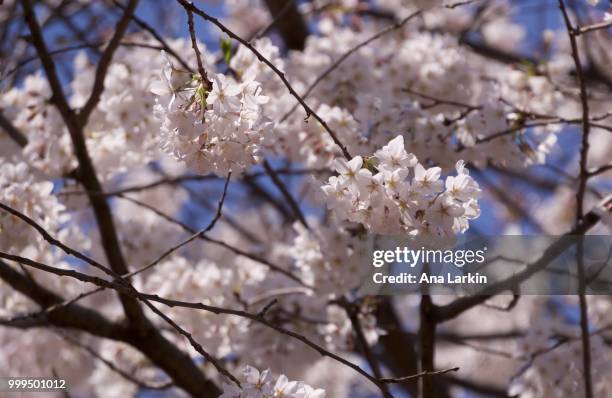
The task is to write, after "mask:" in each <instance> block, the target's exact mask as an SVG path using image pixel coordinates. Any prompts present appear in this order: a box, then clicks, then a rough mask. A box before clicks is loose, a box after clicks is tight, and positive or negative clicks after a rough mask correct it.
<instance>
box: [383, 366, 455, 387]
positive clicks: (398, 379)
mask: <svg viewBox="0 0 612 398" xmlns="http://www.w3.org/2000/svg"><path fill="white" fill-rule="evenodd" d="M458 371H459V368H457V367H455V368H448V369H443V370H434V371H424V372H420V373H417V374H414V375H410V376H404V377H394V378H388V379H380V381H381V382H382V383H404V382H406V381H412V380H415V379H418V378H421V377H429V376H438V375H443V374H446V373H450V372H458Z"/></svg>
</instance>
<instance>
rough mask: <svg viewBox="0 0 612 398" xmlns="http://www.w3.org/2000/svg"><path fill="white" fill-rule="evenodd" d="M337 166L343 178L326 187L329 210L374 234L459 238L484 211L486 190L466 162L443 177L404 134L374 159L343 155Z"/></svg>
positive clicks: (386, 146)
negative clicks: (410, 149)
mask: <svg viewBox="0 0 612 398" xmlns="http://www.w3.org/2000/svg"><path fill="white" fill-rule="evenodd" d="M334 165H335V168H336V171H337V172H338V176H332V177H330V178H329V180H328V183H327V184H326V185H324V186H323V187H322V189H323V192H324V194H325V197H326V202H327V206H328V208H329V209H331V210H333V211H334V213H335V214H336V216H337V217H338V218H339V219H341V220H348V221H351V222H356V223H360V224H363V225H364V226H365V227H366V228H367V229H368V230H369V231H370V232H374V233H379V234H410V235H417V234H430V235H435V236H454V235H455V234H456V233H459V232H464V231H465V230H466V229H467V228H468V226H469V220H471V219H474V218H476V217H478V215H479V214H480V208H479V207H478V202H477V198H478V197H479V194H480V188H479V187H478V184H477V183H476V181H475V180H474V179H473V178H472V177H470V175H469V173H468V170H467V169H466V168H465V165H464V163H463V162H458V163H457V165H456V171H457V175H456V176H448V177H447V178H446V180H445V181H442V180H441V179H440V175H441V169H440V167H430V168H425V167H424V166H423V165H422V164H420V163H419V162H418V160H417V158H416V156H414V155H413V154H412V153H407V152H406V150H405V148H404V138H403V136H401V135H400V136H397V137H396V138H394V139H393V140H391V141H390V142H389V143H388V144H387V145H385V146H384V147H383V148H382V149H380V150H379V151H377V152H375V153H374V155H373V156H372V157H368V158H366V159H365V160H364V158H362V157H361V156H355V157H354V158H353V159H351V160H350V161H347V160H345V159H342V158H338V159H336V160H335V161H334Z"/></svg>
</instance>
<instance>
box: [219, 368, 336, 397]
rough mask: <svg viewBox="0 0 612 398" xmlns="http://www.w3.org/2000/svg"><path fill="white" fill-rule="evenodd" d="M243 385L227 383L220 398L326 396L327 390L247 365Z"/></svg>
mask: <svg viewBox="0 0 612 398" xmlns="http://www.w3.org/2000/svg"><path fill="white" fill-rule="evenodd" d="M243 379H244V381H243V382H241V387H238V386H237V385H236V384H229V383H225V384H224V385H223V394H222V395H221V396H220V398H266V397H269V398H325V390H322V389H320V388H313V387H311V386H309V385H308V384H305V383H304V382H301V381H290V380H289V379H288V378H287V376H285V375H280V376H278V378H276V379H274V378H273V377H272V375H271V373H270V370H269V369H266V370H264V371H261V372H260V371H259V370H258V369H257V368H254V367H252V366H248V365H247V366H246V367H245V368H244V373H243Z"/></svg>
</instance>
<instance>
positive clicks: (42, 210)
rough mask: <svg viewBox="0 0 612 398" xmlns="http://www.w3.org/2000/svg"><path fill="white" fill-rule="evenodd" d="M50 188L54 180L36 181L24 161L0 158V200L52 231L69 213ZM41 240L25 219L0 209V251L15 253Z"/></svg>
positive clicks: (55, 229)
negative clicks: (12, 161) (9, 160)
mask: <svg viewBox="0 0 612 398" xmlns="http://www.w3.org/2000/svg"><path fill="white" fill-rule="evenodd" d="M52 191H53V183H52V182H50V181H37V180H36V179H35V178H34V175H33V174H32V170H31V169H30V167H28V165H27V164H26V163H23V162H17V163H10V162H8V161H5V160H4V159H2V158H0V202H1V203H2V204H4V205H6V206H9V207H11V208H13V209H15V210H17V211H19V212H21V213H23V214H25V215H26V216H28V217H29V218H31V219H32V220H34V222H36V223H38V224H39V225H41V226H42V227H43V228H45V230H47V231H51V232H55V231H57V229H58V228H59V226H60V225H61V224H62V223H63V222H65V221H66V220H67V217H68V215H67V214H66V212H65V207H64V206H63V205H62V204H61V203H60V202H59V201H58V200H57V197H56V196H54V195H52ZM41 242H42V237H41V236H40V234H39V233H38V232H37V231H36V230H34V229H33V228H32V227H31V226H30V225H28V224H26V222H25V221H23V220H21V219H20V218H18V217H17V216H15V215H12V214H9V213H7V212H5V211H4V210H2V211H1V212H0V250H3V251H11V252H13V253H15V252H17V253H18V252H20V251H22V250H23V249H25V248H26V247H27V246H29V245H35V246H37V245H38V244H40V243H41Z"/></svg>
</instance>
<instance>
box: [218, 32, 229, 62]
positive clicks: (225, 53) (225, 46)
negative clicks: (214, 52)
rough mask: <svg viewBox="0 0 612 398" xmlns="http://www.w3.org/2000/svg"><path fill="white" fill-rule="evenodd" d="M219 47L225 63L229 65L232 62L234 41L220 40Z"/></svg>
mask: <svg viewBox="0 0 612 398" xmlns="http://www.w3.org/2000/svg"><path fill="white" fill-rule="evenodd" d="M219 46H220V47H221V51H222V52H223V59H224V60H225V63H226V64H228V65H229V63H230V61H231V60H232V39H230V38H229V37H226V38H224V39H223V38H221V39H219Z"/></svg>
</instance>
